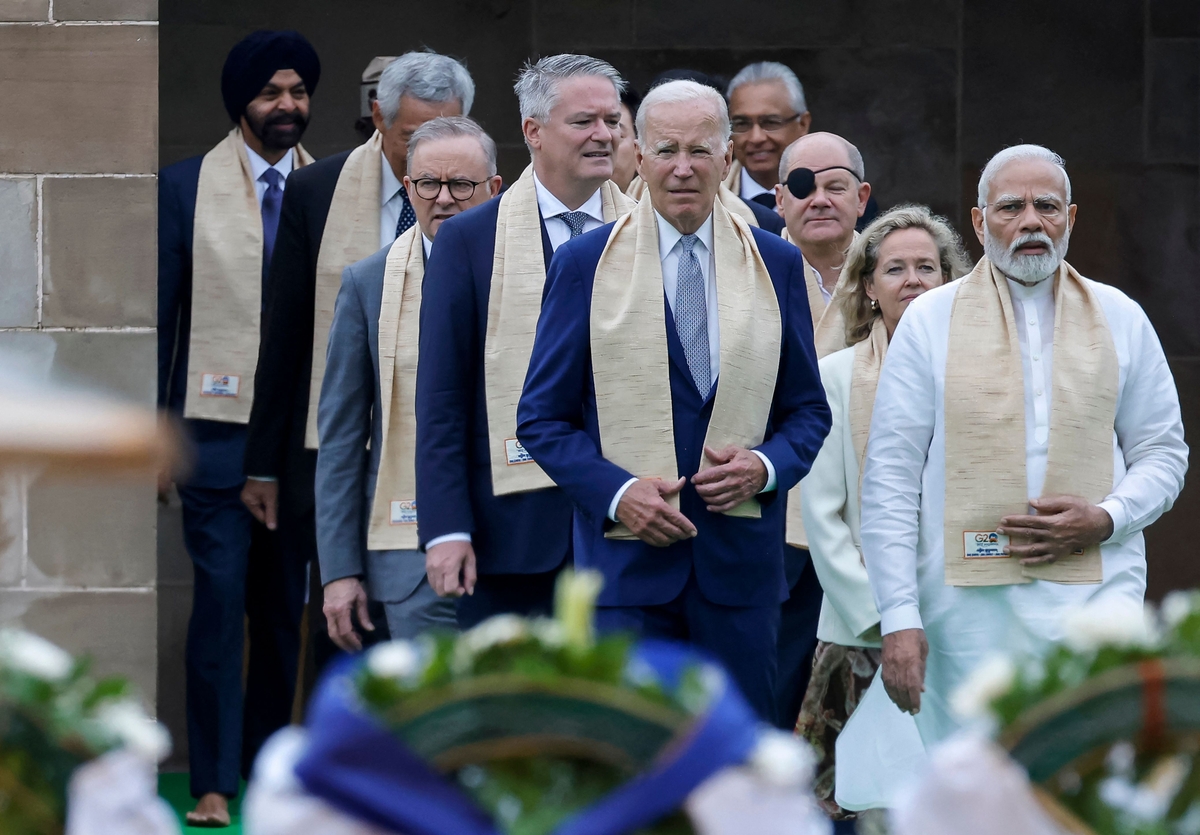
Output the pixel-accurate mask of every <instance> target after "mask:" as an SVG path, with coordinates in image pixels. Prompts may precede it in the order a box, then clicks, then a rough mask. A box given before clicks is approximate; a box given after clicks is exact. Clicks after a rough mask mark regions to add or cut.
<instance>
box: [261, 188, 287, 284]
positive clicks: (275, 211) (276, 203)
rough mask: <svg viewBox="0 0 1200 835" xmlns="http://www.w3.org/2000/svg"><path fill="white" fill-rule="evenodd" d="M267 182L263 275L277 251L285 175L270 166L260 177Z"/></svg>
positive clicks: (264, 196)
mask: <svg viewBox="0 0 1200 835" xmlns="http://www.w3.org/2000/svg"><path fill="white" fill-rule="evenodd" d="M258 179H259V180H261V181H262V182H264V183H266V184H267V190H266V191H265V192H263V197H262V206H261V210H262V227H263V275H266V274H267V268H268V266H269V265H270V263H271V256H272V255H273V254H274V253H275V234H276V233H277V232H278V231H279V207H280V206H282V205H283V175H282V174H280V173H279V171H277V170H276V169H274V168H268V169H267V170H266V171H264V172H263V173H262V176H261V177H259V178H258Z"/></svg>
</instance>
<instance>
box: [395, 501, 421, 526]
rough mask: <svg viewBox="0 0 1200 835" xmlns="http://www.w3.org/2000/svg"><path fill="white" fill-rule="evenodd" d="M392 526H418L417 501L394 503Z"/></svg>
mask: <svg viewBox="0 0 1200 835" xmlns="http://www.w3.org/2000/svg"><path fill="white" fill-rule="evenodd" d="M392 524H393V525H415V524H417V500H416V499H409V500H407V501H396V502H392Z"/></svg>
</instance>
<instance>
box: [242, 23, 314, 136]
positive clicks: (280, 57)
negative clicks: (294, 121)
mask: <svg viewBox="0 0 1200 835" xmlns="http://www.w3.org/2000/svg"><path fill="white" fill-rule="evenodd" d="M280 70H295V71H296V74H297V75H299V76H300V78H301V79H303V80H304V86H305V87H307V88H308V94H309V95H310V96H311V95H312V94H313V93H314V92H316V90H317V82H318V81H320V80H321V59H319V58H318V57H317V51H316V50H315V49H313V47H312V44H310V43H309V42H308V40H307V39H306V38H305V37H304V36H303V35H301V34H300V33H299V32H292V31H290V30H288V31H279V32H273V31H271V30H269V29H259V30H258V31H257V32H251V33H250V34H249V35H247V36H246V37H244V38H243V39H242V40H241V41H239V42H238V43H237V45H236V46H234V47H233V49H231V50H229V57H228V58H226V59H225V68H224V69H223V70H221V97H222V98H223V99H224V100H225V110H226V111H228V113H229V118H230V119H232V120H233V121H234V122H239V121H241V118H242V114H243V113H244V112H245V111H246V105H248V104H249V103H250V102H251V101H252V100H253V99H254V98H255V97H256V96H257V95H258V94H259V93H261V92H262V88H263V87H265V86H267V82H268V81H270V80H271V77H272V76H273V75H275V73H277V72H279V71H280Z"/></svg>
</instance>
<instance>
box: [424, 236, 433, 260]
mask: <svg viewBox="0 0 1200 835" xmlns="http://www.w3.org/2000/svg"><path fill="white" fill-rule="evenodd" d="M421 246H423V247H424V248H425V257H426V258H428V257H429V251H430V250H431V249H433V241H431V240H429V238H427V237H425V233H424V232H422V233H421Z"/></svg>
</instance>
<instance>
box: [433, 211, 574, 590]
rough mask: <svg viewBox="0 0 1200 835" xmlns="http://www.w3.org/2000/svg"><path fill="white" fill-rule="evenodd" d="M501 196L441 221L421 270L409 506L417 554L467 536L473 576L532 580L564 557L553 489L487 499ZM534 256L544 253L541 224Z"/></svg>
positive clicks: (567, 509) (560, 507) (565, 534)
mask: <svg viewBox="0 0 1200 835" xmlns="http://www.w3.org/2000/svg"><path fill="white" fill-rule="evenodd" d="M499 206H500V198H499V197H496V198H494V199H492V200H490V201H488V202H487V203H484V204H483V205H482V206H477V207H475V208H474V209H471V210H469V211H466V212H463V213H462V214H461V215H457V216H456V217H452V218H450V219H449V220H447V221H446V222H445V223H443V224H442V226H441V227H440V228H439V229H438V233H437V238H436V241H435V243H434V245H433V251H432V252H431V253H430V256H429V262H428V264H427V265H426V267H425V283H424V284H423V285H422V287H423V289H422V295H421V337H420V361H419V363H418V365H417V461H416V469H417V505H418V507H420V514H419V519H420V521H419V522H418V531H419V533H420V540H421V544H422V547H424V545H425V543H427V542H429V540H431V539H435V538H436V537H439V536H443V535H444V534H448V533H457V532H468V533H470V534H471V539H472V542H473V544H474V547H475V556H476V560H477V566H478V570H479V572H480V573H481V574H534V573H539V572H543V571H550V570H552V569H554V568H557V567H558V566H559V565H561V564H562V562H563V560H564V559H566V558H567V557H568V556H569V555H570V552H571V503H570V502H569V501H568V499H567V497H566V496H565V495H563V493H562V491H561V490H558V489H557V488H550V489H546V490H536V491H533V492H529V493H516V494H512V495H508V496H499V497H498V496H495V495H494V494H493V493H492V466H491V458H490V455H489V452H488V422H487V405H486V397H485V396H484V384H483V342H484V332H485V329H486V328H487V311H488V296H489V294H490V292H491V286H492V256H493V255H494V254H495V250H496V215H497V212H498V210H499ZM542 253H543V255H544V256H545V259H546V263H547V264H549V263H550V256H551V254H552V249H551V247H550V239H549V237H547V235H546V225H545V222H544V221H543V222H542Z"/></svg>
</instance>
